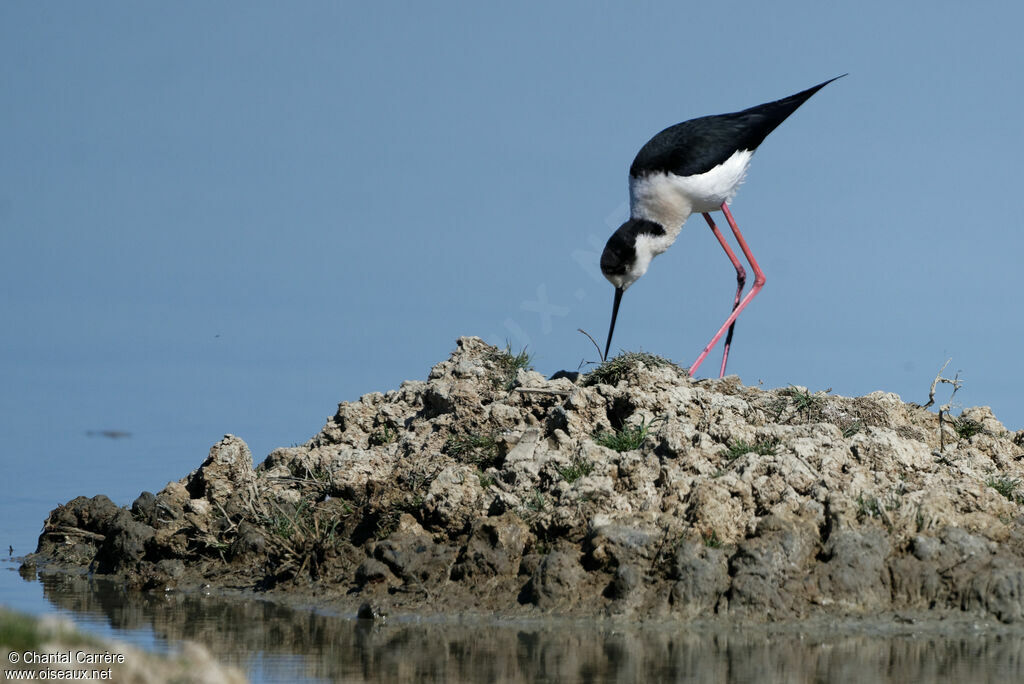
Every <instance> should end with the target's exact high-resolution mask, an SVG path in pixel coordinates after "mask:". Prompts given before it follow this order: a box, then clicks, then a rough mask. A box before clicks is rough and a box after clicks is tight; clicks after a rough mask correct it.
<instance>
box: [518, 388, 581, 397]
mask: <svg viewBox="0 0 1024 684" xmlns="http://www.w3.org/2000/svg"><path fill="white" fill-rule="evenodd" d="M512 391H513V392H529V393H531V394H550V395H553V396H556V397H567V396H569V395H570V394H572V391H570V390H554V389H545V388H543V387H516V388H515V389H513V390H512Z"/></svg>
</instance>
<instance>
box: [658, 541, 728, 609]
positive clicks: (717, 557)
mask: <svg viewBox="0 0 1024 684" xmlns="http://www.w3.org/2000/svg"><path fill="white" fill-rule="evenodd" d="M669 579H671V580H674V582H673V584H672V588H671V594H670V597H669V600H670V602H671V604H672V609H673V612H674V613H678V614H679V615H680V616H681V617H684V618H690V619H692V618H699V617H708V616H710V615H711V614H713V613H714V612H716V610H717V607H718V606H719V604H720V603H721V602H722V600H723V599H724V597H725V594H726V592H727V591H728V590H729V585H730V578H729V559H728V556H727V554H726V552H725V551H724V550H723V549H721V548H713V547H709V546H706V545H705V544H701V543H699V542H693V541H682V542H680V544H679V547H678V548H677V549H676V552H675V554H674V556H673V558H672V566H671V571H670V573H669Z"/></svg>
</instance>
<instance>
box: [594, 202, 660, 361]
mask: <svg viewBox="0 0 1024 684" xmlns="http://www.w3.org/2000/svg"><path fill="white" fill-rule="evenodd" d="M670 244H672V238H671V237H669V236H668V235H667V233H666V232H665V229H664V227H662V226H661V224H659V223H655V222H654V221H649V220H647V219H642V218H631V219H629V220H628V221H626V222H625V223H623V224H622V225H621V226H619V229H618V230H617V231H615V232H614V233H612V236H611V237H610V238H608V244H606V245H605V246H604V252H602V253H601V273H603V274H604V277H605V278H607V279H608V282H610V283H611V284H612V285H614V286H615V302H614V303H613V304H612V323H611V325H610V326H609V327H608V343H607V344H606V345H605V348H604V356H605V358H608V351H609V350H610V349H611V346H612V333H613V332H615V318H616V317H617V316H618V315H619V302H621V301H622V293H624V292H625V291H626V290H627V289H628V288H629V286H630V285H632V284H633V283H635V282H636V281H637V280H639V278H640V276H642V275H643V274H644V273H646V272H647V267H648V266H650V265H651V259H653V258H654V257H655V256H656V255H658V254H661V253H662V252H664V251H665V250H666V249H668V245H670Z"/></svg>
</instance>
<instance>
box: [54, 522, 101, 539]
mask: <svg viewBox="0 0 1024 684" xmlns="http://www.w3.org/2000/svg"><path fill="white" fill-rule="evenodd" d="M46 534H53V535H58V534H63V535H67V536H74V537H86V538H87V539H95V540H96V541H103V540H104V539H106V538H107V537H106V535H102V534H97V533H96V532H90V531H89V530H83V529H81V528H78V527H67V526H65V525H61V526H60V527H54V528H52V529H49V530H46Z"/></svg>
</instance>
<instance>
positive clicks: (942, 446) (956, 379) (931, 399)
mask: <svg viewBox="0 0 1024 684" xmlns="http://www.w3.org/2000/svg"><path fill="white" fill-rule="evenodd" d="M952 360H953V359H952V358H949V359H946V363H944V364H942V368H940V369H939V372H938V373H937V374H936V375H935V379H934V380H932V386H931V389H930V390H929V391H928V403H927V404H925V405H924V406H923V407H922V408H928V407H929V406H931V405H932V404H934V403H935V387H936V386H937V385H938V384H939V383H940V382H943V383H946V384H947V385H952V386H953V392H952V393H951V394H950V395H949V401H948V402H946V403H945V404H943V405H942V406H940V407H939V451H940V452H945V451H946V434H945V427H944V425H943V423H944V422H945V416H946V415H947V414H948V413H949V412H950V411H951V410H952V408H953V397H954V396H955V395H956V392H957V390H959V389H960V387H961V386H962V385H963V382H962V381H961V380H960V371H957V372H956V374H955V375H954V376H953V379H952V380H950V379H949V378H944V377H942V371H944V370H946V366H948V365H949V362H950V361H952Z"/></svg>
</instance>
